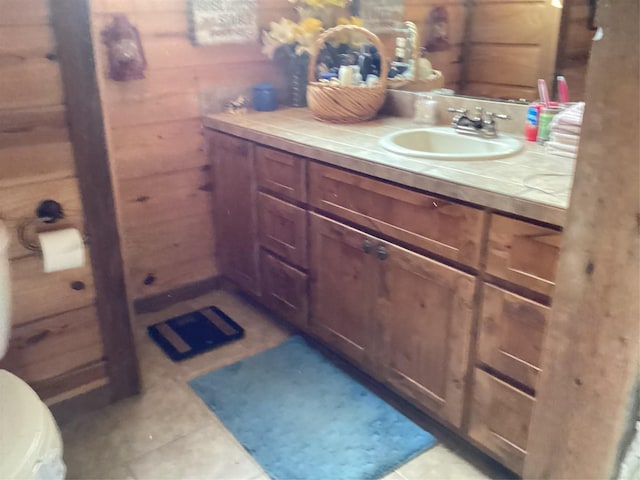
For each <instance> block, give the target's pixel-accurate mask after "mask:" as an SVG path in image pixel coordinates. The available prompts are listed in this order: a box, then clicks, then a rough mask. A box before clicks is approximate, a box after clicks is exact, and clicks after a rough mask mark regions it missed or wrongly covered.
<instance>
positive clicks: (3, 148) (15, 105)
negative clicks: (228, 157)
mask: <svg viewBox="0 0 640 480" xmlns="http://www.w3.org/2000/svg"><path fill="white" fill-rule="evenodd" d="M44 199H54V200H57V201H59V202H60V203H61V204H62V205H63V208H64V209H65V212H66V214H67V216H66V218H65V219H64V220H63V221H62V222H60V223H56V225H54V226H53V228H59V227H62V226H74V227H77V228H80V229H82V228H83V213H82V203H81V200H80V194H79V190H78V181H77V179H76V177H75V168H74V157H73V150H72V145H71V142H70V140H69V130H68V127H67V119H66V108H65V105H64V99H63V88H62V80H61V76H60V68H59V65H58V62H57V61H56V45H55V40H54V37H53V33H52V30H51V27H50V24H49V11H48V3H47V0H0V219H2V221H3V222H4V223H6V224H7V226H8V228H9V231H10V235H11V243H10V247H9V256H10V268H11V277H12V281H13V285H12V297H13V298H12V322H13V330H12V339H11V344H10V345H11V346H10V350H9V352H8V354H7V356H6V358H5V359H4V360H3V361H2V363H1V364H0V367H2V368H7V369H9V370H11V371H13V372H14V373H16V374H17V375H18V376H20V377H22V378H23V379H24V380H26V381H27V382H29V383H30V384H31V385H32V386H34V388H35V389H36V390H37V391H38V392H39V393H40V394H41V395H42V396H43V397H44V398H45V400H48V402H49V403H55V402H56V401H58V400H61V399H63V398H67V397H69V396H73V395H74V394H75V393H78V391H87V390H91V389H93V388H97V387H99V386H103V385H105V384H106V383H107V380H106V374H105V369H104V361H103V360H104V359H103V345H102V340H101V337H100V333H99V326H98V322H97V318H96V312H95V308H94V303H95V291H94V287H93V284H94V282H93V275H92V271H91V267H90V266H89V265H87V266H85V267H83V268H78V269H73V270H66V271H62V272H56V273H47V274H45V273H44V272H43V265H42V260H41V259H40V258H39V257H38V256H37V255H36V254H35V253H34V252H32V251H31V250H28V249H26V248H24V247H23V246H22V245H21V244H20V243H19V242H18V236H17V231H18V227H19V226H20V225H21V224H23V223H24V222H25V221H27V220H28V219H31V218H32V217H33V216H34V210H35V208H36V207H37V205H38V203H39V202H40V201H41V200H44ZM42 227H43V226H40V227H39V228H42ZM27 232H28V233H29V234H32V233H33V232H32V230H31V229H28V230H27Z"/></svg>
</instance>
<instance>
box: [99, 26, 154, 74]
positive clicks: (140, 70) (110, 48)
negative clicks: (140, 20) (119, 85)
mask: <svg viewBox="0 0 640 480" xmlns="http://www.w3.org/2000/svg"><path fill="white" fill-rule="evenodd" d="M102 41H103V42H104V44H105V45H106V46H107V58H108V60H109V78H110V79H112V80H115V81H118V82H127V81H129V80H141V79H143V78H144V70H145V68H146V67H147V60H146V59H145V56H144V51H143V49H142V42H141V40H140V34H139V33H138V29H137V28H136V27H134V26H133V25H132V24H131V22H129V19H127V17H126V16H124V15H122V14H118V15H114V16H113V20H112V21H111V23H110V24H109V26H107V28H105V29H104V30H103V31H102Z"/></svg>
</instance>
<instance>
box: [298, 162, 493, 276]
mask: <svg viewBox="0 0 640 480" xmlns="http://www.w3.org/2000/svg"><path fill="white" fill-rule="evenodd" d="M309 169H310V195H309V197H310V203H311V204H312V205H313V206H314V207H316V208H318V209H321V210H324V211H326V212H329V213H332V214H334V215H337V216H340V217H343V218H345V219H347V220H349V221H352V222H354V223H358V224H360V225H362V226H364V227H366V228H370V229H372V230H375V231H378V232H380V233H383V234H385V235H389V236H390V237H394V238H397V239H399V240H401V241H403V242H406V243H409V244H412V245H415V246H417V247H420V248H424V249H425V250H429V251H431V252H433V253H435V254H437V255H441V256H443V257H446V258H450V259H452V260H456V261H458V262H461V263H465V264H467V265H471V266H477V265H478V258H479V247H480V236H481V226H482V215H483V212H482V211H481V210H478V209H476V208H472V207H467V206H464V205H459V204H456V203H452V202H449V201H446V200H442V199H440V198H437V197H432V196H429V195H425V194H422V193H417V192H413V191H411V190H408V189H406V188H401V187H397V186H394V185H389V184H387V183H384V182H380V181H378V180H373V179H370V178H367V177H363V176H361V175H357V174H353V173H349V172H345V171H343V170H338V169H335V168H331V167H327V166H324V165H320V164H317V163H310V166H309Z"/></svg>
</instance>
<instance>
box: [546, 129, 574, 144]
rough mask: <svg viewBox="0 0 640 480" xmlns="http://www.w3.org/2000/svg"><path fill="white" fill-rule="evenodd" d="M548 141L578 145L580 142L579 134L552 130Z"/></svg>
mask: <svg viewBox="0 0 640 480" xmlns="http://www.w3.org/2000/svg"><path fill="white" fill-rule="evenodd" d="M549 141H550V142H554V143H562V144H564V145H574V146H578V144H579V143H580V135H573V134H568V133H561V132H557V131H555V132H553V131H552V132H551V134H550V135H549Z"/></svg>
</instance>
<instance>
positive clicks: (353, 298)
mask: <svg viewBox="0 0 640 480" xmlns="http://www.w3.org/2000/svg"><path fill="white" fill-rule="evenodd" d="M311 237H312V238H311V271H312V277H311V278H312V288H311V292H312V297H311V301H312V305H313V307H312V315H311V324H312V327H313V332H314V333H315V334H316V335H318V336H319V337H321V338H322V339H323V340H325V341H326V342H327V343H329V344H330V345H332V346H333V347H335V348H336V349H337V350H338V351H340V352H342V353H344V354H345V355H346V356H348V357H350V358H351V359H352V360H353V361H355V362H357V363H359V364H361V365H362V364H366V363H367V354H368V352H369V350H370V348H371V345H372V335H373V333H372V331H371V326H372V321H371V290H372V286H373V279H372V269H373V268H374V266H375V264H374V262H373V256H372V255H371V252H370V253H366V252H365V250H369V249H368V247H367V245H368V244H367V243H366V242H369V244H370V245H373V240H371V239H370V238H368V237H367V235H365V234H364V233H362V232H360V231H358V230H355V229H353V228H349V227H347V226H345V225H342V224H340V223H337V222H334V221H332V220H328V219H326V218H324V217H321V216H319V215H316V214H311Z"/></svg>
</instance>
